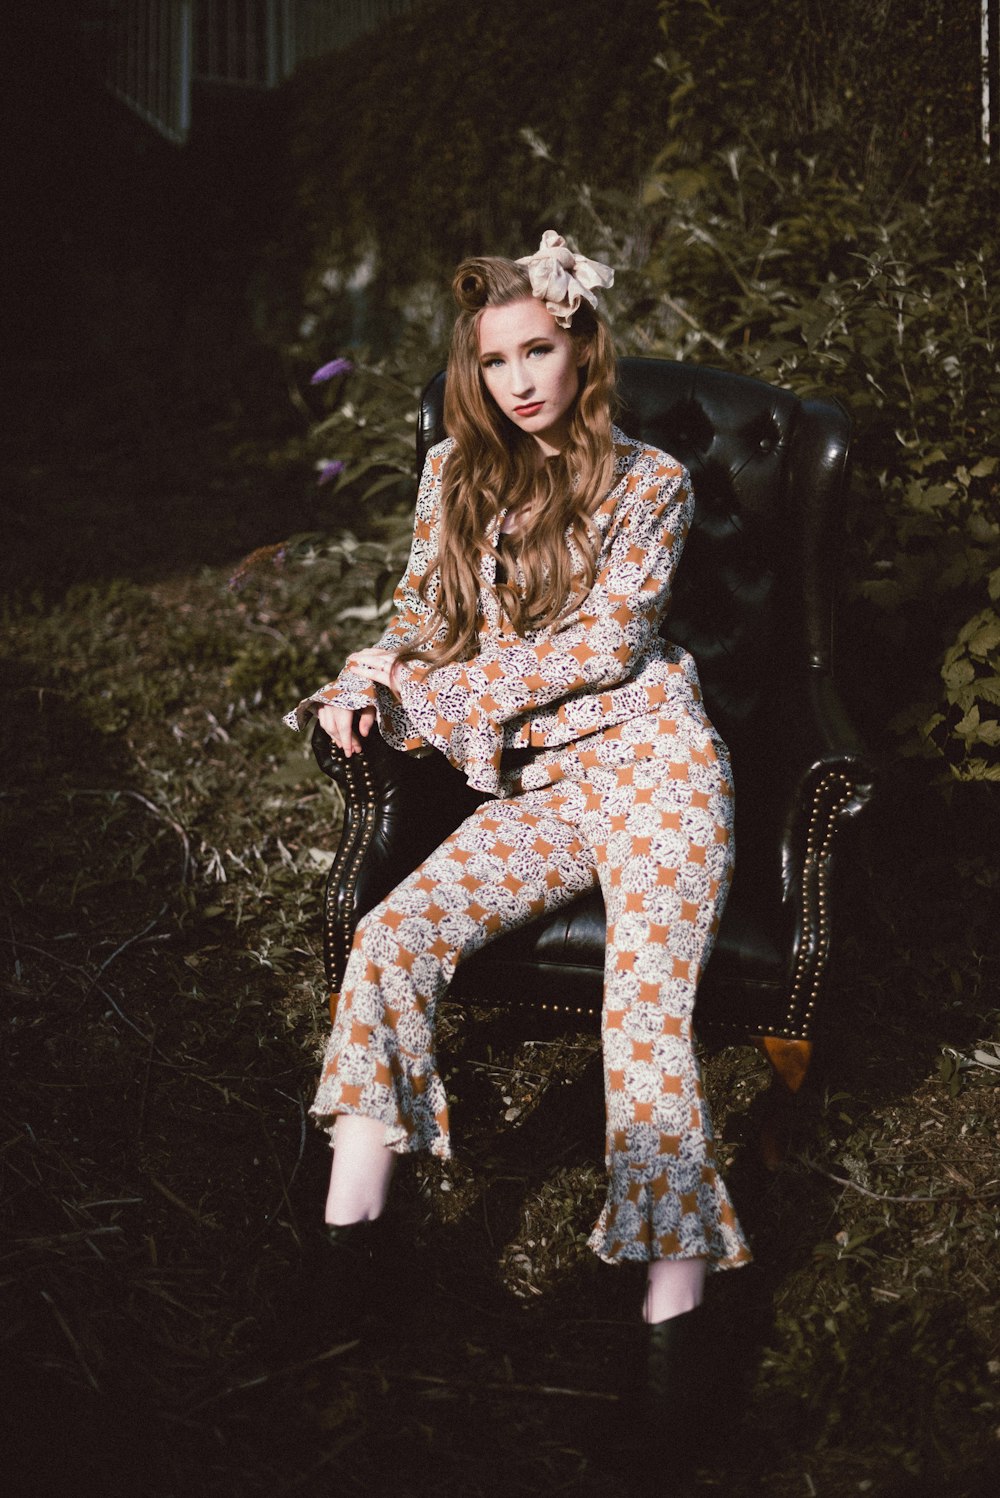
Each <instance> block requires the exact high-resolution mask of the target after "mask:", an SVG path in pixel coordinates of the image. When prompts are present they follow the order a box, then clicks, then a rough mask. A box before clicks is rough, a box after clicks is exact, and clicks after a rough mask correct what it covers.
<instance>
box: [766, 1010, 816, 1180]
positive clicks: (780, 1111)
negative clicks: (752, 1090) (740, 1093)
mask: <svg viewBox="0 0 1000 1498" xmlns="http://www.w3.org/2000/svg"><path fill="white" fill-rule="evenodd" d="M753 1043H754V1045H755V1046H756V1047H757V1049H758V1050H759V1051H761V1052H762V1053H763V1054H764V1055H765V1056H766V1057H767V1059H768V1061H769V1062H770V1063H771V1066H772V1068H773V1070H774V1073H775V1075H776V1076H777V1077H778V1079H779V1081H780V1082H781V1086H780V1087H779V1088H773V1087H772V1088H771V1091H770V1093H769V1095H768V1103H769V1106H768V1108H767V1111H766V1113H765V1115H764V1118H763V1121H762V1123H761V1128H760V1152H761V1157H762V1158H763V1161H764V1164H765V1165H766V1166H767V1168H768V1170H777V1169H778V1167H779V1166H780V1165H781V1164H782V1163H783V1161H784V1158H785V1156H786V1154H787V1153H788V1141H789V1138H790V1137H791V1132H792V1100H793V1098H794V1096H795V1094H796V1093H797V1092H798V1090H799V1088H800V1087H801V1086H802V1083H803V1082H804V1081H805V1078H806V1072H807V1071H808V1070H809V1062H810V1059H811V1057H812V1042H811V1041H809V1040H783V1039H782V1038H781V1037H780V1036H777V1035H755V1036H754V1037H753Z"/></svg>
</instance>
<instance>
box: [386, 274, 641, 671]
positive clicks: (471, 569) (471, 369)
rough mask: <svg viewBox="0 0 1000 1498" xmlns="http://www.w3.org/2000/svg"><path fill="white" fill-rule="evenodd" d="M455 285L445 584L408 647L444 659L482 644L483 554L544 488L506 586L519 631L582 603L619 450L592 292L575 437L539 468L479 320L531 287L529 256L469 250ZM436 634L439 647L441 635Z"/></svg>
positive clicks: (441, 548) (443, 534)
mask: <svg viewBox="0 0 1000 1498" xmlns="http://www.w3.org/2000/svg"><path fill="white" fill-rule="evenodd" d="M452 290H453V292H454V294H455V300H456V301H457V303H458V307H459V313H458V317H457V319H456V321H455V328H454V331H453V333H452V340H451V351H450V354H449V358H448V370H447V375H446V381H445V399H444V425H445V430H446V431H447V433H448V435H449V436H450V437H453V438H454V439H455V447H454V449H453V451H452V452H451V454H450V456H449V458H448V461H447V463H446V464H445V469H444V478H443V481H442V492H441V528H440V536H439V542H438V555H437V557H436V559H435V560H434V562H433V563H432V565H431V567H430V569H429V570H428V573H427V576H426V577H425V578H424V579H423V581H422V583H421V593H422V595H423V596H424V597H428V596H429V588H430V583H431V579H432V578H435V576H436V582H437V589H436V596H434V600H433V615H432V618H431V620H430V621H429V623H428V625H427V627H426V628H425V629H424V631H423V632H422V634H421V636H420V638H419V639H418V640H417V641H416V642H415V643H414V645H413V646H411V647H410V648H409V649H408V650H407V651H404V652H403V655H404V657H409V658H411V659H412V658H414V657H416V656H417V655H418V654H419V657H420V658H421V659H423V660H426V661H428V662H429V663H430V664H431V665H433V666H440V665H444V664H446V663H447V662H448V661H454V660H465V659H468V658H469V657H470V656H471V655H473V654H474V653H475V650H476V641H477V632H478V628H479V623H480V619H479V590H480V586H481V579H480V575H479V563H480V559H481V557H482V555H483V553H484V552H485V551H488V550H489V549H490V546H489V542H488V541H487V535H488V532H489V528H490V526H491V524H492V523H493V522H494V521H495V520H496V518H497V516H498V515H499V513H500V511H501V509H503V508H504V507H506V508H507V509H508V510H515V509H517V508H518V507H520V506H521V505H525V504H527V503H528V501H529V500H531V499H532V498H533V497H534V498H535V499H536V500H537V502H536V503H535V504H533V505H532V508H531V512H530V515H529V516H528V518H527V520H526V522H525V526H524V529H523V531H521V532H520V533H519V537H518V539H519V541H520V557H519V561H520V568H521V572H522V574H523V577H524V586H523V588H520V587H518V588H515V587H514V586H512V585H511V583H510V582H509V581H508V582H506V583H503V582H502V583H500V584H499V585H498V587H497V593H498V596H499V598H500V602H501V605H502V607H503V609H504V611H505V612H506V614H507V617H508V618H509V619H510V622H511V624H512V625H513V626H514V628H515V630H516V631H517V633H518V634H522V635H523V634H525V633H527V632H528V630H532V629H540V628H544V627H545V626H546V625H549V624H552V623H554V622H555V621H556V620H557V619H559V618H560V616H561V615H563V614H564V613H567V612H568V611H569V610H570V609H572V608H573V607H575V606H576V604H578V603H579V601H580V600H581V598H583V597H585V596H586V594H587V593H588V592H589V590H590V588H591V586H592V585H593V581H594V575H595V571H596V561H597V550H598V538H597V535H596V531H595V528H594V526H593V524H592V523H591V516H592V515H593V513H594V511H595V510H596V509H597V506H598V505H599V504H600V502H601V500H602V499H603V498H604V496H605V494H606V493H607V491H608V490H609V489H610V487H611V481H612V476H613V473H614V451H613V446H612V438H611V418H612V408H613V403H614V390H615V374H616V370H615V355H614V347H613V344H612V341H611V333H610V331H609V329H608V326H607V324H606V323H605V321H604V319H603V318H602V317H601V316H600V315H599V314H598V313H596V312H595V311H594V309H593V308H591V307H590V306H589V304H588V303H587V302H581V304H580V306H579V308H578V309H577V311H576V313H575V314H574V316H573V321H572V324H571V326H570V328H569V330H568V331H569V334H570V337H571V338H572V339H573V340H574V342H575V343H577V345H578V347H579V346H583V345H586V346H587V348H588V351H589V352H588V357H587V361H586V364H585V365H584V366H583V367H582V368H581V371H580V393H579V395H578V397H577V399H576V402H575V404H574V406H573V408H572V412H571V416H570V424H569V435H568V438H567V441H566V445H565V447H564V448H563V450H562V452H560V453H559V454H558V455H557V456H556V457H554V458H549V459H548V460H547V461H546V462H544V463H543V464H542V465H541V467H540V468H539V466H538V446H537V443H536V442H535V439H534V437H532V436H531V435H530V434H528V433H526V432H522V431H521V430H520V428H519V427H517V426H515V425H514V423H513V422H512V421H510V420H508V418H507V417H506V416H504V415H503V413H502V412H501V410H500V408H499V407H498V406H497V404H496V402H495V401H494V400H493V397H492V396H491V395H490V394H489V392H488V391H487V389H486V386H485V384H484V382H483V377H482V373H481V370H480V357H479V320H480V316H481V314H482V312H483V309H484V308H486V307H504V306H507V305H509V304H510V303H511V302H517V301H522V300H523V299H524V298H526V297H530V296H531V283H530V281H529V280H528V273H527V271H526V270H525V269H524V267H523V266H521V265H518V264H516V262H515V261H513V260H503V259H500V258H498V257H494V256H482V257H479V258H476V259H471V260H464V261H463V262H462V264H461V265H460V266H459V267H458V269H457V270H456V272H455V276H454V279H453V281H452ZM431 641H433V645H431Z"/></svg>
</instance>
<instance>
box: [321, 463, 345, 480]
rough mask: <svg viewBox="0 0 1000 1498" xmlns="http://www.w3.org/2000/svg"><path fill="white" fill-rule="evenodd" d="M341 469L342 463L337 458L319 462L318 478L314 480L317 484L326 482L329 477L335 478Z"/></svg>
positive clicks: (342, 467) (341, 471) (342, 468)
mask: <svg viewBox="0 0 1000 1498" xmlns="http://www.w3.org/2000/svg"><path fill="white" fill-rule="evenodd" d="M343 471H344V465H343V463H342V462H341V461H340V459H339V458H334V460H333V462H332V463H321V464H320V470H319V478H318V479H317V480H316V482H317V484H328V483H329V482H330V480H331V479H335V478H336V477H337V474H338V473H343Z"/></svg>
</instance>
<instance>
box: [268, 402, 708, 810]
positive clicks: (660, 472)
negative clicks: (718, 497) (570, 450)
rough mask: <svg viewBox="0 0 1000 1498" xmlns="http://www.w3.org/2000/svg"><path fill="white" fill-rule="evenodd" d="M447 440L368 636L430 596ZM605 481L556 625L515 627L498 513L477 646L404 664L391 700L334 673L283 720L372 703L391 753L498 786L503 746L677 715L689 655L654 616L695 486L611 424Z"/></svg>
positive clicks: (412, 618)
mask: <svg viewBox="0 0 1000 1498" xmlns="http://www.w3.org/2000/svg"><path fill="white" fill-rule="evenodd" d="M453 448H454V443H453V442H452V441H451V439H450V438H449V439H447V440H446V441H444V442H441V443H438V444H437V446H435V447H432V448H431V450H430V452H429V453H428V455H427V462H426V463H425V465H424V473H423V477H422V479H421V482H420V489H419V493H418V496H417V514H416V524H415V526H414V533H413V545H412V549H411V553H410V559H409V563H408V566H407V569H406V572H405V573H404V575H403V578H402V580H401V581H400V583H399V586H398V587H397V589H396V592H395V595H394V604H395V614H394V616H393V618H392V620H391V621H390V623H389V626H388V628H387V629H386V630H385V632H384V633H383V635H382V637H381V639H380V640H379V641H378V642H377V646H378V648H380V649H386V650H393V651H399V650H401V649H402V648H403V646H404V645H407V644H410V643H411V642H412V641H413V640H415V639H416V637H417V635H418V634H419V633H420V631H421V629H422V628H423V626H424V625H425V624H426V622H427V619H428V616H429V614H430V610H431V606H432V604H433V600H434V598H435V591H436V590H435V579H434V577H433V574H432V577H431V583H430V587H429V589H428V594H427V597H426V598H421V596H420V593H419V587H420V582H421V579H422V578H423V577H424V576H425V574H427V573H428V571H429V570H430V569H432V568H433V563H434V559H435V557H436V555H437V548H438V536H439V527H440V501H441V485H442V475H443V472H444V468H445V465H446V463H447V461H448V458H449V456H450V454H451V452H452V451H453ZM614 451H615V483H614V484H613V486H612V488H611V489H610V490H609V492H608V494H607V495H606V497H605V498H604V500H603V501H602V503H601V504H600V506H599V507H598V509H597V511H596V513H595V514H594V516H593V523H594V527H595V530H596V533H597V540H598V542H599V549H598V555H597V574H596V577H595V580H594V585H593V587H592V588H591V590H590V592H589V593H588V594H587V596H586V598H585V599H584V600H583V601H582V603H581V604H580V606H579V607H578V608H575V609H573V610H572V611H571V612H570V613H569V614H567V615H565V616H564V617H563V618H562V619H560V620H559V621H558V622H557V623H556V624H554V625H549V626H546V627H545V628H544V629H538V630H532V631H529V632H528V633H527V634H525V635H518V634H516V633H515V632H514V631H513V629H512V628H511V626H510V624H509V622H508V621H507V619H506V617H505V616H504V615H503V614H502V613H501V611H500V606H499V602H498V599H497V594H496V590H495V582H496V568H497V550H496V545H497V540H498V537H499V535H500V532H501V528H502V525H503V521H504V518H505V516H506V513H507V512H506V511H505V510H501V511H500V513H499V514H498V515H497V516H496V518H495V519H494V521H493V524H492V527H491V529H490V531H489V534H488V535H487V537H486V544H485V546H484V549H483V552H482V555H481V557H480V561H479V572H480V577H481V579H482V589H481V592H480V608H481V617H482V624H481V627H480V631H479V653H478V654H477V655H475V656H473V657H472V659H471V660H467V661H457V662H453V663H451V664H449V665H446V666H438V667H435V668H429V667H428V666H426V665H424V664H423V663H422V662H416V661H415V662H411V663H409V664H408V665H407V666H406V667H405V668H404V672H403V680H402V685H401V689H400V698H401V700H400V701H397V700H396V699H395V698H394V697H393V696H392V694H391V693H390V692H388V691H387V690H386V689H385V688H384V687H376V686H375V684H374V683H373V682H371V681H368V680H366V679H365V678H364V677H363V676H360V675H358V674H357V673H355V672H352V671H350V670H345V671H342V672H341V674H340V676H338V677H337V679H336V680H335V681H332V682H328V683H327V685H326V686H324V687H321V688H320V689H319V690H318V691H317V692H316V693H314V695H313V696H312V697H307V698H305V699H304V700H303V701H302V702H300V703H299V705H298V707H296V708H295V709H294V710H293V711H292V712H290V713H289V714H288V715H287V717H286V719H285V721H286V723H288V725H289V726H290V727H292V728H300V727H301V726H302V725H303V723H304V722H305V721H306V719H307V718H308V716H309V715H310V714H311V713H313V712H315V711H316V709H317V708H318V707H322V706H323V705H324V703H332V704H334V705H336V706H338V707H350V708H361V707H366V706H368V705H369V704H371V703H376V704H377V706H378V720H379V728H380V730H381V733H382V736H383V738H384V739H385V740H386V742H387V743H389V744H391V745H392V747H393V748H394V749H403V750H416V749H426V747H427V745H428V744H430V745H432V746H433V747H434V748H435V749H440V750H441V752H442V753H443V754H445V755H446V756H447V757H448V759H449V760H450V761H451V762H452V764H454V765H456V766H457V767H458V768H459V769H460V770H462V771H463V773H464V774H465V778H466V780H467V781H468V783H469V784H470V785H471V786H473V787H474V788H475V789H476V790H479V791H484V792H486V793H487V794H488V795H500V794H501V788H500V786H501V781H500V775H501V758H502V754H503V750H504V749H505V748H522V747H528V746H540V745H550V744H565V743H567V742H569V741H570V740H571V739H576V738H579V737H580V736H581V735H584V734H590V733H594V732H596V731H597V730H598V729H600V728H602V727H605V726H607V725H608V724H615V723H623V722H625V721H627V720H628V719H629V718H634V717H639V716H643V715H645V714H646V713H648V712H650V711H651V710H652V709H654V708H657V707H660V706H663V705H666V704H669V705H670V706H671V707H672V708H675V709H676V710H677V711H678V712H679V713H684V712H685V711H686V710H687V709H688V707H689V706H693V705H696V704H698V703H699V702H700V700H701V692H700V688H699V685H698V673H697V669H696V667H695V663H694V661H693V660H692V658H691V656H690V655H689V654H688V652H687V651H686V650H683V649H682V648H681V647H680V646H677V645H672V644H670V643H669V642H667V641H665V640H664V639H663V638H662V636H661V635H660V633H659V627H660V624H661V623H662V621H663V618H664V615H665V614H666V612H667V608H668V606H669V602H670V587H671V583H672V581H673V576H674V572H675V570H676V567H677V563H678V561H679V560H680V556H681V552H682V550H683V547H684V541H685V539H686V537H687V533H688V529H689V527H690V524H691V515H692V512H693V509H694V496H693V494H692V491H691V485H690V481H689V479H688V475H687V472H686V470H685V469H684V468H683V467H681V465H680V464H679V463H677V462H676V461H675V459H673V458H671V457H670V456H669V455H668V454H667V453H663V452H660V451H659V450H658V449H657V448H653V447H646V446H645V445H644V444H643V443H641V442H635V441H633V440H632V439H631V438H630V437H626V436H625V434H624V433H623V432H620V431H619V430H618V429H617V428H614Z"/></svg>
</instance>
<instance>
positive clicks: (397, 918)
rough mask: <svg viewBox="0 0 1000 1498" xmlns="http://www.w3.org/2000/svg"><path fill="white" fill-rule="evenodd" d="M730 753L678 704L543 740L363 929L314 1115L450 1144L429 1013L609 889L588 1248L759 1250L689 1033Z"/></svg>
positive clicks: (723, 846)
mask: <svg viewBox="0 0 1000 1498" xmlns="http://www.w3.org/2000/svg"><path fill="white" fill-rule="evenodd" d="M732 823H733V796H732V785H731V780H730V774H729V765H728V756H727V754H726V750H725V747H724V746H723V745H722V743H721V741H720V740H719V739H718V737H717V736H716V735H715V733H714V731H713V730H712V728H711V726H710V725H709V723H708V722H707V720H706V719H705V717H704V715H703V714H697V715H686V716H685V717H684V718H682V719H676V718H673V717H670V716H668V715H667V712H666V711H663V712H660V713H651V714H647V715H646V716H645V717H642V718H632V719H630V720H629V721H627V722H626V723H623V724H617V725H613V726H612V727H611V728H609V729H607V730H605V731H604V732H602V733H596V734H592V735H589V736H587V737H586V738H583V739H581V740H578V741H575V742H573V743H570V744H567V745H564V746H554V747H553V748H550V749H544V750H542V751H541V752H540V753H539V754H537V755H536V756H535V757H533V758H532V759H531V760H530V761H529V762H528V764H527V765H524V766H522V767H520V768H519V769H516V770H511V771H507V772H505V773H504V775H503V781H502V785H501V796H500V798H499V799H498V800H496V801H493V802H487V803H485V804H484V805H483V806H481V807H480V808H479V809H478V810H477V811H476V812H474V813H473V815H472V816H471V817H469V818H468V819H467V820H466V821H465V822H463V824H462V825H461V826H460V827H459V828H458V829H457V830H456V831H455V832H454V833H453V834H452V835H451V837H449V838H448V839H447V841H446V842H445V843H443V844H442V846H441V847H440V848H438V849H437V850H436V851H435V852H434V853H432V854H431V855H430V857H429V858H428V859H427V860H426V861H425V862H424V863H423V864H422V865H421V867H420V868H418V869H417V870H415V872H414V873H412V874H411V875H409V877H408V878H406V879H404V880H403V882H402V883H401V884H400V885H399V886H398V887H397V888H396V889H395V890H394V891H393V892H392V893H391V894H390V895H389V896H388V897H387V898H386V899H385V900H384V901H383V902H382V903H381V905H379V906H377V907H376V908H375V909H374V910H373V911H371V912H370V914H369V915H367V916H365V917H364V919H363V920H362V921H361V923H360V924H359V926H358V930H357V935H356V937H355V943H354V948H353V951H352V953H351V957H350V959H349V961H348V964H347V970H346V973H345V977H344V984H343V990H342V993H341V996H340V1002H339V1005H338V1008H337V1015H336V1020H335V1023H334V1027H333V1031H332V1033H331V1036H330V1040H329V1043H328V1046H327V1051H326V1057H325V1062H324V1067H323V1072H322V1078H321V1082H320V1086H319V1090H318V1092H317V1096H316V1099H315V1102H314V1104H313V1108H312V1113H313V1115H314V1117H315V1118H316V1119H317V1121H318V1122H319V1123H321V1124H323V1125H324V1126H326V1127H328V1128H334V1127H335V1120H336V1117H337V1115H339V1114H342V1113H359V1114H363V1115H364V1116H366V1117H370V1118H375V1119H378V1120H380V1121H381V1122H383V1123H384V1124H385V1129H386V1135H385V1137H386V1142H387V1143H388V1144H389V1145H390V1146H391V1147H392V1148H394V1149H396V1150H398V1151H401V1152H402V1151H408V1150H417V1149H429V1150H431V1151H433V1152H434V1153H435V1154H438V1155H440V1156H443V1157H447V1156H448V1155H449V1154H450V1151H451V1143H450V1121H449V1114H448V1104H447V1096H446V1092H445V1088H444V1085H443V1083H442V1081H441V1078H440V1075H439V1073H438V1069H437V1064H436V1060H435V1053H434V1018H435V1007H436V1004H437V1001H438V999H439V998H440V997H441V995H442V994H443V993H444V992H445V990H446V989H447V986H448V984H449V982H450V980H451V977H452V974H453V973H454V970H455V966H456V964H457V963H458V962H459V961H460V960H461V958H462V957H464V956H467V955H468V954H469V953H471V952H473V951H475V950H476V949H477V948H479V947H482V946H483V945H485V944H486V943H487V942H488V941H490V940H491V939H492V938H493V937H495V936H497V935H498V934H499V933H500V932H501V931H505V930H510V929H512V928H514V927H516V926H519V925H522V924H524V923H525V922H526V921H528V920H530V919H531V918H532V917H533V916H536V915H538V914H539V913H541V911H542V910H545V909H554V908H556V907H558V906H560V905H563V904H565V903H566V902H567V901H569V900H571V899H573V898H574V896H576V895H578V894H580V893H582V892H583V891H584V890H587V889H590V888H592V887H593V886H594V885H595V884H597V883H600V886H601V889H602V892H603V895H604V901H605V905H606V908H607V915H608V945H607V957H606V969H605V993H604V1011H603V1038H604V1071H605V1096H606V1109H607V1145H606V1160H607V1169H608V1194H607V1200H606V1203H605V1206H604V1209H603V1211H602V1213H601V1216H600V1219H599V1221H598V1223H597V1225H596V1226H595V1228H594V1231H593V1233H592V1235H591V1238H590V1245H591V1247H592V1248H593V1249H594V1250H595V1252H596V1253H598V1254H599V1255H600V1257H601V1258H603V1259H605V1260H607V1261H608V1262H615V1261H619V1260H624V1259H633V1260H648V1259H655V1258H690V1257H694V1256H698V1255H704V1256H706V1257H707V1258H708V1259H709V1261H710V1265H711V1266H712V1267H715V1268H729V1267H733V1266H735V1265H737V1264H740V1263H743V1262H745V1261H746V1260H748V1259H749V1257H750V1253H749V1249H748V1247H747V1244H746V1240H745V1238H744V1237H743V1234H742V1232H741V1230H740V1227H739V1224H738V1223H737V1221H736V1217H735V1214H734V1212H733V1208H732V1205H731V1203H730V1200H729V1197H728V1195H727V1193H726V1189H725V1186H724V1184H723V1182H722V1180H721V1177H720V1176H719V1174H718V1172H717V1170H716V1167H715V1162H714V1142H713V1139H712V1130H711V1122H710V1119H709V1115H708V1110H707V1106H706V1103H705V1098H704V1093H703V1090H702V1085H701V1078H700V1075H699V1069H698V1064H697V1060H696V1058H695V1055H694V1052H693V1049H692V1043H691V1012H692V1009H693V1007H694V997H695V991H696V988H697V984H698V979H699V976H700V974H701V971H702V969H703V967H704V964H705V962H706V961H707V959H708V955H709V953H710V951H711V947H712V943H713V940H714V936H715V932H716V930H717V928H718V921H719V915H720V914H721V910H722V906H723V904H724V902H725V897H726V893H727V891H728V887H729V882H730V878H731V871H732V862H733V842H732Z"/></svg>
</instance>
